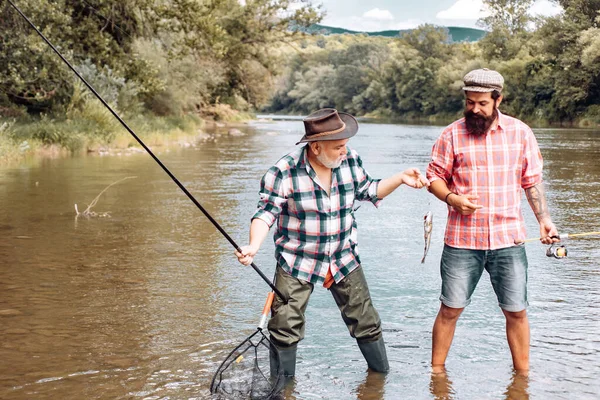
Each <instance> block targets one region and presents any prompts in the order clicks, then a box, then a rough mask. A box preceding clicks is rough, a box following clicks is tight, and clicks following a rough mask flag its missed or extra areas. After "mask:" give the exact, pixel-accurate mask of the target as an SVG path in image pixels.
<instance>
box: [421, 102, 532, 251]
mask: <svg viewBox="0 0 600 400" xmlns="http://www.w3.org/2000/svg"><path fill="white" fill-rule="evenodd" d="M496 121H497V124H496V126H495V127H492V128H491V129H490V131H489V132H488V133H486V134H485V135H471V134H469V133H468V132H467V130H466V127H465V120H464V118H462V119H460V120H458V121H456V122H454V123H453V124H451V125H450V126H448V127H447V128H446V129H444V131H443V132H442V134H441V136H440V137H439V138H438V140H437V141H436V142H435V144H434V146H433V150H432V155H431V162H430V163H429V166H428V167H427V178H428V179H429V180H430V181H431V182H433V181H435V180H437V179H442V180H444V181H445V182H446V184H447V185H448V189H450V190H451V191H452V192H454V193H456V194H459V195H469V194H471V195H477V196H479V199H477V200H476V201H475V203H477V204H480V205H482V206H483V208H482V209H479V210H477V211H475V212H474V213H473V214H471V215H461V214H460V213H458V212H457V211H456V210H455V209H454V208H453V207H448V223H447V225H446V233H445V243H446V244H447V245H449V246H452V247H457V248H463V249H478V250H493V249H501V248H504V247H510V246H514V244H515V241H522V240H524V239H525V223H524V221H523V215H522V213H521V188H523V189H527V188H530V187H532V186H535V185H537V184H539V183H541V182H542V164H543V162H542V155H541V154H540V150H539V147H538V145H537V141H536V139H535V136H534V135H533V132H532V131H531V129H530V128H529V127H528V126H527V125H525V124H524V123H523V122H521V121H519V120H518V119H516V118H512V117H509V116H506V115H502V114H500V112H498V119H497V120H496Z"/></svg>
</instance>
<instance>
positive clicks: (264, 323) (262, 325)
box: [258, 292, 275, 330]
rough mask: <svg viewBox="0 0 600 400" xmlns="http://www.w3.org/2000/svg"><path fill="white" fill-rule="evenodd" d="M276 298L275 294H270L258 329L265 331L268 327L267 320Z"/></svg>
mask: <svg viewBox="0 0 600 400" xmlns="http://www.w3.org/2000/svg"><path fill="white" fill-rule="evenodd" d="M274 298H275V292H269V294H268V295H267V301H265V306H264V307H263V310H262V315H261V317H260V322H259V323H258V329H260V330H263V329H264V328H266V326H267V319H268V318H269V312H270V311H271V305H272V304H273V299H274Z"/></svg>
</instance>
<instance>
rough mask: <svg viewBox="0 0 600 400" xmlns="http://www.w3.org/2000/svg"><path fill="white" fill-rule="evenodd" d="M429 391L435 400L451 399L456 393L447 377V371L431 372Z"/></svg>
mask: <svg viewBox="0 0 600 400" xmlns="http://www.w3.org/2000/svg"><path fill="white" fill-rule="evenodd" d="M429 391H430V392H431V394H432V395H433V398H434V399H435V400H452V399H454V398H455V397H454V395H455V394H456V393H455V392H454V389H452V381H451V380H450V378H449V377H448V372H437V373H432V374H431V383H430V384H429Z"/></svg>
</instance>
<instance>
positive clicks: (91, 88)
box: [6, 0, 287, 303]
mask: <svg viewBox="0 0 600 400" xmlns="http://www.w3.org/2000/svg"><path fill="white" fill-rule="evenodd" d="M6 1H8V3H9V4H10V5H11V6H12V7H13V8H14V9H15V10H16V11H17V12H18V13H19V14H20V15H21V17H23V19H25V21H27V23H28V24H29V25H30V26H31V27H32V28H33V30H35V31H36V32H37V34H38V35H39V36H40V37H41V38H42V39H43V40H44V42H46V43H47V44H48V46H50V48H52V50H54V52H55V53H56V54H57V55H58V56H59V57H60V58H61V60H63V61H64V62H65V64H67V66H68V67H69V68H70V69H71V71H73V72H74V73H75V75H77V77H78V78H79V79H80V80H81V81H82V82H83V83H84V84H85V86H87V88H88V89H90V90H91V91H92V93H93V94H94V95H95V96H96V97H97V98H98V100H100V102H101V103H102V104H103V105H104V106H105V107H106V108H107V109H108V111H110V113H111V114H112V115H113V116H114V117H115V118H116V119H117V120H118V121H119V122H120V123H121V125H123V127H125V129H127V131H128V132H129V133H130V134H131V136H133V138H134V139H135V140H136V141H137V142H138V143H139V144H140V146H142V147H143V148H144V150H146V151H147V152H148V154H150V156H151V157H152V158H153V159H154V161H156V163H157V164H158V165H159V166H160V167H161V168H162V169H163V171H165V172H166V173H167V175H169V177H170V178H171V179H172V180H173V182H175V184H176V185H177V186H179V189H181V190H182V191H183V193H185V195H186V196H187V197H188V198H189V199H190V200H191V201H192V203H194V204H195V205H196V207H198V208H199V209H200V211H202V213H203V214H204V215H205V216H206V218H208V220H209V221H210V222H211V223H212V224H213V225H214V227H215V228H217V230H218V231H219V232H221V234H222V235H223V236H224V237H225V239H227V241H228V242H229V243H231V245H232V246H233V247H234V248H235V250H236V251H238V252H241V249H240V246H238V245H237V243H236V242H235V241H234V240H233V239H232V238H231V236H229V234H228V233H227V232H226V231H225V230H224V229H223V228H222V227H221V225H219V223H218V222H217V221H216V220H215V219H214V218H213V217H212V216H211V215H210V214H209V213H208V211H206V209H205V208H204V207H202V204H200V202H199V201H198V200H196V198H195V197H194V196H192V194H191V193H190V192H189V191H188V190H187V189H186V187H185V186H183V184H182V183H181V182H180V181H179V179H177V178H176V177H175V175H173V174H172V173H171V171H169V169H168V168H167V167H166V166H165V165H164V164H163V163H162V162H161V161H160V160H159V159H158V157H157V156H156V155H154V153H153V152H152V150H150V149H149V148H148V146H146V144H145V143H144V142H143V141H142V140H141V139H140V138H139V137H138V136H137V135H136V134H135V132H134V131H133V129H131V128H130V127H129V125H127V123H125V121H123V119H122V118H121V117H120V116H119V114H117V112H116V111H115V110H113V108H112V107H111V106H110V105H109V104H108V103H107V102H106V101H105V100H104V99H103V98H102V96H100V94H99V93H98V92H97V91H96V89H94V88H93V87H92V85H90V84H89V83H88V82H87V81H86V80H85V79H84V78H83V76H81V74H80V73H79V72H77V70H76V69H75V67H73V65H71V63H70V62H69V61H68V60H67V59H66V58H65V57H64V56H63V55H62V54H61V52H60V51H58V50H57V49H56V47H54V45H53V44H52V42H50V40H48V39H47V38H46V36H44V34H43V33H42V32H40V30H39V29H38V28H37V27H36V26H35V25H34V24H33V22H31V20H30V19H29V18H27V16H26V15H25V14H24V13H23V12H22V11H21V10H20V9H19V7H17V6H16V5H15V3H13V2H12V0H6ZM250 266H251V267H252V268H253V269H254V270H255V271H256V272H257V273H258V275H260V277H261V278H262V279H263V280H264V281H265V282H266V283H267V284H268V285H269V287H270V288H271V289H272V290H273V291H274V292H275V293H276V294H277V296H279V298H281V300H283V301H284V302H285V303H287V300H286V298H285V297H284V296H283V294H281V292H280V291H279V290H278V289H277V288H276V287H275V285H273V283H272V282H271V281H270V280H269V278H267V277H266V275H265V274H264V273H263V272H262V271H261V270H260V268H258V267H257V266H256V264H254V262H252V264H250Z"/></svg>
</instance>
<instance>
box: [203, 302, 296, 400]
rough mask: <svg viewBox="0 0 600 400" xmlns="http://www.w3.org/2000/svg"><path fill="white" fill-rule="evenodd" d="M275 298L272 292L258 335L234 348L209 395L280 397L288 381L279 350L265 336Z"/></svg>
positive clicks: (233, 397) (241, 397)
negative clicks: (284, 373) (265, 327)
mask: <svg viewBox="0 0 600 400" xmlns="http://www.w3.org/2000/svg"><path fill="white" fill-rule="evenodd" d="M274 296H275V293H273V292H271V293H269V296H268V297H267V301H266V303H265V306H264V308H263V312H262V318H261V321H260V323H259V324H258V329H257V330H256V332H254V333H253V334H252V335H250V336H248V337H247V338H246V339H245V340H244V341H243V342H242V343H240V344H239V345H238V346H237V347H236V348H235V349H233V351H232V352H231V353H229V355H228V356H227V358H225V360H224V361H223V362H222V363H221V365H220V366H219V368H218V369H217V372H216V373H215V376H214V377H213V379H212V382H211V384H210V392H211V393H212V394H213V395H216V397H217V398H218V399H253V400H258V399H279V398H281V396H280V393H281V390H282V389H283V386H284V383H285V378H284V376H283V368H282V367H281V363H280V362H279V351H278V350H277V347H275V345H274V344H273V343H271V341H270V340H269V338H268V337H267V336H266V335H265V334H264V333H263V327H264V325H265V324H266V321H267V317H268V314H269V311H270V310H271V304H272V303H273V298H274ZM271 364H273V370H272V369H271Z"/></svg>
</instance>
